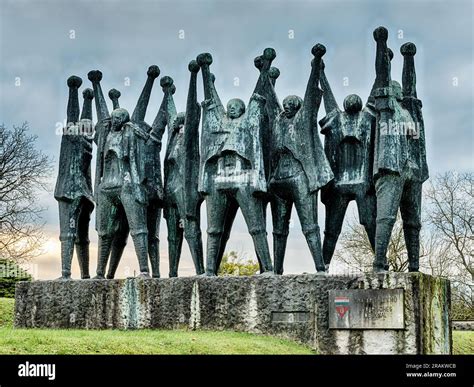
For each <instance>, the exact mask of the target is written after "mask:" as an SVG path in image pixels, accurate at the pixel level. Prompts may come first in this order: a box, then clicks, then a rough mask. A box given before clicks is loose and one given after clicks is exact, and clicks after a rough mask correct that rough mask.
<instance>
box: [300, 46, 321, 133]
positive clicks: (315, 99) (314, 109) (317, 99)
mask: <svg viewBox="0 0 474 387" xmlns="http://www.w3.org/2000/svg"><path fill="white" fill-rule="evenodd" d="M311 53H312V54H313V56H314V59H313V60H312V61H311V74H310V75H309V80H308V85H307V86H306V92H305V94H304V100H303V107H302V109H303V117H304V120H305V121H306V120H310V121H309V123H310V124H311V127H312V128H317V125H318V110H319V105H320V103H321V97H322V91H321V90H320V89H319V77H320V75H321V61H322V57H323V55H324V54H325V53H326V47H324V46H323V45H322V44H316V45H315V46H314V47H313V48H312V49H311Z"/></svg>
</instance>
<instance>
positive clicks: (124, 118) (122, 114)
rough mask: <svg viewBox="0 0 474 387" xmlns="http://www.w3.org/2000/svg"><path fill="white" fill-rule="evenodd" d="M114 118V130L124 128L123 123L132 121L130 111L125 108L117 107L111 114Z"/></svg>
mask: <svg viewBox="0 0 474 387" xmlns="http://www.w3.org/2000/svg"><path fill="white" fill-rule="evenodd" d="M111 119H112V130H120V129H122V126H123V124H125V123H127V122H128V121H130V116H129V114H128V112H127V111H126V110H125V109H123V108H119V109H115V110H114V111H113V112H112V114H111Z"/></svg>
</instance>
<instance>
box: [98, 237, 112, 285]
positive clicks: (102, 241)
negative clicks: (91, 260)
mask: <svg viewBox="0 0 474 387" xmlns="http://www.w3.org/2000/svg"><path fill="white" fill-rule="evenodd" d="M112 240H113V235H110V234H108V235H99V246H98V247H99V252H98V257H97V270H96V276H95V277H94V279H104V275H105V268H106V267H107V261H108V259H109V253H110V248H111V246H112Z"/></svg>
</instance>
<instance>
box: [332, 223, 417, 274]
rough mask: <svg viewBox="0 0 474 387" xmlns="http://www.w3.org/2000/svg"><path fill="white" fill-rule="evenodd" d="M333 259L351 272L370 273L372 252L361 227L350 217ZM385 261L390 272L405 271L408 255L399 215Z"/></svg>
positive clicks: (372, 259) (372, 258)
mask: <svg viewBox="0 0 474 387" xmlns="http://www.w3.org/2000/svg"><path fill="white" fill-rule="evenodd" d="M334 259H335V260H337V261H339V262H340V263H342V264H344V265H345V266H346V267H348V268H349V269H350V270H351V271H361V272H367V271H372V264H373V261H374V252H373V251H372V247H371V246H370V242H369V238H368V237H367V233H366V232H365V229H364V227H363V226H361V225H360V224H359V222H358V220H357V219H356V217H355V216H354V215H352V216H351V217H350V218H349V220H348V222H347V224H346V226H345V229H344V231H343V232H342V233H341V236H340V238H339V242H338V248H337V249H336V252H335V255H334ZM387 261H388V264H389V267H390V270H391V271H406V270H407V268H408V255H407V252H406V247H405V240H404V237H403V226H402V222H401V219H400V214H399V215H398V216H397V220H396V222H395V225H394V226H393V231H392V238H391V240H390V244H389V246H388V251H387Z"/></svg>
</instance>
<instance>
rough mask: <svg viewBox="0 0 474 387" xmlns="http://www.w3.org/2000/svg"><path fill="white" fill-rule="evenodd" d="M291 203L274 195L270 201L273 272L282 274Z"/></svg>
mask: <svg viewBox="0 0 474 387" xmlns="http://www.w3.org/2000/svg"><path fill="white" fill-rule="evenodd" d="M292 206H293V203H292V202H291V201H288V200H284V199H282V198H280V197H278V196H276V195H275V196H274V197H273V198H272V200H271V202H270V207H271V210H272V221H273V265H274V271H275V274H283V261H284V259H285V251H286V242H287V240H288V234H289V231H290V217H291V208H292Z"/></svg>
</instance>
